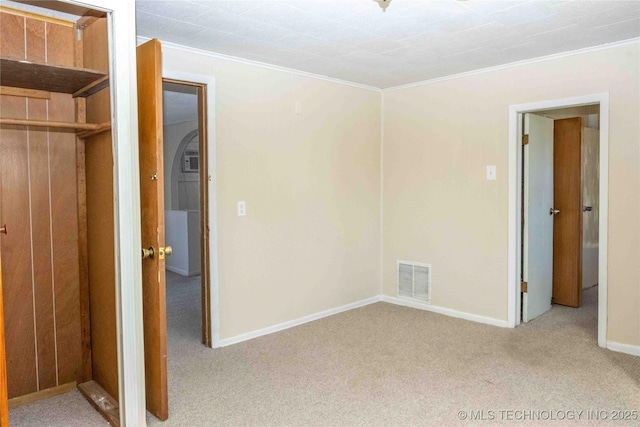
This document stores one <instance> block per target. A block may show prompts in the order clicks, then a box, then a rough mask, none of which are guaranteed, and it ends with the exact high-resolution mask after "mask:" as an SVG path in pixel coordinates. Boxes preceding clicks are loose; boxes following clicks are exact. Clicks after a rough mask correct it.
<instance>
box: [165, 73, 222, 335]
mask: <svg viewBox="0 0 640 427" xmlns="http://www.w3.org/2000/svg"><path fill="white" fill-rule="evenodd" d="M162 91H163V107H164V108H163V132H164V143H163V145H164V176H165V182H164V197H165V233H166V240H167V242H169V243H170V244H171V245H172V246H173V249H174V255H173V256H172V257H171V258H167V263H166V269H167V276H166V277H167V328H168V331H167V332H168V335H169V337H168V338H169V339H171V336H176V337H181V338H185V337H187V338H189V339H191V337H193V338H195V337H197V336H200V337H201V340H202V343H203V344H204V345H206V346H207V347H211V346H212V334H211V327H210V325H211V320H210V319H211V309H210V307H211V305H210V303H209V301H210V289H211V286H210V270H209V265H210V264H209V245H208V241H209V240H208V231H209V222H208V217H209V215H208V209H209V207H208V196H209V195H208V185H207V184H208V177H209V172H208V161H207V152H208V148H207V143H206V142H207V126H206V123H207V120H206V117H207V100H206V98H207V86H206V85H204V84H199V83H193V82H186V81H181V80H173V79H166V78H165V79H163V85H162Z"/></svg>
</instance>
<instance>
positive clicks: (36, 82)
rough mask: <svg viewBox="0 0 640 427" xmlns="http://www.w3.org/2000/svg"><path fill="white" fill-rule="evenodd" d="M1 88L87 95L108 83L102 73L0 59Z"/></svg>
mask: <svg viewBox="0 0 640 427" xmlns="http://www.w3.org/2000/svg"><path fill="white" fill-rule="evenodd" d="M0 81H1V82H2V85H3V86H12V87H20V88H24V89H35V90H44V91H49V92H61V93H71V94H74V96H84V97H86V96H89V95H91V94H92V93H95V92H97V91H98V90H100V89H102V88H103V87H105V86H106V85H108V84H109V80H108V76H107V74H106V73H103V72H100V71H96V70H88V69H85V68H73V67H62V66H58V65H49V64H40V63H37V62H29V61H18V60H15V59H8V58H0Z"/></svg>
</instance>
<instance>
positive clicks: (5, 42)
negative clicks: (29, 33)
mask: <svg viewBox="0 0 640 427" xmlns="http://www.w3.org/2000/svg"><path fill="white" fill-rule="evenodd" d="M25 26H26V18H24V17H22V16H16V15H10V14H8V13H0V56H2V57H3V58H11V59H17V60H23V59H26V56H25V42H24V33H25V31H24V30H25ZM3 84H6V83H3Z"/></svg>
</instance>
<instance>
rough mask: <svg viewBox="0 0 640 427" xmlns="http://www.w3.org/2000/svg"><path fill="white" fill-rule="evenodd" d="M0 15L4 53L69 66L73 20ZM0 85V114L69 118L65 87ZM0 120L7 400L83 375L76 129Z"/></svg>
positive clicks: (72, 105)
mask: <svg viewBox="0 0 640 427" xmlns="http://www.w3.org/2000/svg"><path fill="white" fill-rule="evenodd" d="M0 23H1V24H2V25H1V29H0V31H1V35H2V39H1V40H2V41H1V42H0V47H1V52H0V54H2V56H3V57H9V58H14V59H20V60H23V59H27V60H29V61H37V62H40V63H43V64H46V63H48V61H50V60H52V61H54V63H56V64H60V65H65V66H72V65H73V44H72V43H73V35H74V32H73V28H72V27H68V26H60V25H57V24H52V23H45V22H43V21H40V20H38V19H34V18H31V17H21V16H16V15H12V14H6V13H0ZM65 43H69V46H67V47H66V48H65V47H64V44H65ZM69 48H71V51H72V54H71V56H70V58H71V61H69V54H68V53H67V52H66V51H68V50H69ZM61 51H62V52H61ZM3 64H4V62H3ZM44 66H45V67H46V66H47V65H44ZM2 71H3V74H4V73H6V71H7V70H6V69H3V70H2ZM3 77H4V75H3ZM8 80H9V81H7V79H4V78H3V81H2V82H3V84H10V83H11V81H10V80H11V79H8ZM9 92H11V91H9ZM5 93H6V92H5V91H3V94H2V95H0V107H1V108H0V109H1V111H2V119H11V118H13V119H29V120H36V121H44V122H46V121H48V120H52V121H56V120H58V121H66V122H73V121H74V120H75V101H74V100H73V98H72V97H71V95H69V94H62V93H47V94H46V96H38V97H36V98H33V97H30V95H31V94H30V93H24V92H23V93H18V92H15V91H14V92H13V93H10V94H5ZM20 95H22V96H20ZM4 123H5V124H2V138H0V166H1V169H0V170H1V178H2V180H1V185H2V192H1V197H2V204H1V211H0V218H1V220H2V221H4V223H7V227H8V229H9V230H11V232H10V233H9V234H8V235H7V236H3V239H2V242H1V245H2V250H3V256H4V258H3V262H4V271H3V272H2V280H3V283H4V295H3V301H4V308H5V333H6V360H7V382H8V397H9V398H15V397H19V396H24V395H29V394H31V393H40V392H42V391H44V390H48V389H51V388H55V387H58V386H60V385H61V384H65V383H73V382H75V381H78V380H81V379H82V376H81V374H82V342H81V324H80V323H81V318H80V290H79V251H78V210H77V206H78V191H77V186H76V183H77V178H76V168H75V167H74V166H75V164H76V137H75V132H73V131H68V130H54V129H53V128H46V127H28V128H27V127H23V126H13V125H7V124H6V121H5V122H4ZM44 395H46V393H44Z"/></svg>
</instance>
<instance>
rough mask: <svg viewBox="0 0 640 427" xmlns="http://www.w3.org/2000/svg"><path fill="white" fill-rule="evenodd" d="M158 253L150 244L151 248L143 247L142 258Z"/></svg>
mask: <svg viewBox="0 0 640 427" xmlns="http://www.w3.org/2000/svg"><path fill="white" fill-rule="evenodd" d="M155 254H156V250H155V249H153V246H149V249H145V248H142V259H145V258H153V257H154V256H155Z"/></svg>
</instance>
